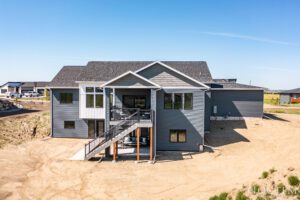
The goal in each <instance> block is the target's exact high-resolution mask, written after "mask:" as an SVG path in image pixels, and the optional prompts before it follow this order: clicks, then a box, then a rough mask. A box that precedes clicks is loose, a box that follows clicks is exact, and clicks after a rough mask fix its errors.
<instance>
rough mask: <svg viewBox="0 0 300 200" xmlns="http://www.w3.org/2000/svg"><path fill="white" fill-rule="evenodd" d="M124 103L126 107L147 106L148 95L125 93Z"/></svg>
mask: <svg viewBox="0 0 300 200" xmlns="http://www.w3.org/2000/svg"><path fill="white" fill-rule="evenodd" d="M123 105H124V107H126V108H141V109H145V108H146V96H135V95H123Z"/></svg>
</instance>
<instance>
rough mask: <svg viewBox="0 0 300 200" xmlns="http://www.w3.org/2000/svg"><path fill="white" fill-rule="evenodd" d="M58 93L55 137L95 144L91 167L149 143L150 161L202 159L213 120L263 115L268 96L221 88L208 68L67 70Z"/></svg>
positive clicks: (146, 64)
mask: <svg viewBox="0 0 300 200" xmlns="http://www.w3.org/2000/svg"><path fill="white" fill-rule="evenodd" d="M50 93H51V113H52V114H51V119H52V124H51V127H52V137H69V138H93V140H92V141H91V142H89V143H88V144H86V145H85V159H89V158H91V157H93V156H95V155H96V154H97V153H99V152H100V151H102V150H107V149H109V147H111V146H113V150H114V151H113V155H114V159H115V158H116V156H115V155H116V152H117V150H116V149H117V148H118V145H117V144H118V142H120V143H122V144H126V143H130V142H131V143H134V141H143V142H144V143H146V144H147V146H148V147H149V148H150V149H149V154H150V160H152V159H153V157H154V156H155V155H156V151H157V150H176V151H178V150H179V151H181V150H182V151H199V150H201V149H203V145H204V136H205V134H209V129H210V121H211V120H224V119H225V120H238V119H244V118H247V117H256V118H261V117H262V115H263V90H262V89H261V88H259V87H254V86H249V85H243V84H238V83H236V79H215V80H214V79H212V76H211V73H210V71H209V69H208V66H207V64H206V62H203V61H162V62H159V61H156V62H151V61H143V62H142V61H133V62H130V61H123V62H89V63H88V64H87V65H86V66H65V67H63V68H62V69H61V70H60V72H59V73H58V74H57V75H56V76H55V77H54V78H53V80H52V82H51V83H50ZM128 136H130V137H128ZM139 138H140V139H139ZM141 138H144V139H143V140H141ZM144 140H145V141H144ZM136 143H137V144H136V146H137V147H136V148H137V149H136V152H137V159H139V155H140V154H139V152H140V151H139V149H140V146H139V145H140V143H139V142H136ZM141 143H142V142H141ZM108 152H109V151H106V153H108Z"/></svg>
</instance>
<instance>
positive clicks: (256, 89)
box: [210, 88, 264, 91]
mask: <svg viewBox="0 0 300 200" xmlns="http://www.w3.org/2000/svg"><path fill="white" fill-rule="evenodd" d="M210 90H240V91H242V90H245V91H247V90H253V91H261V90H264V89H262V88H211V89H210Z"/></svg>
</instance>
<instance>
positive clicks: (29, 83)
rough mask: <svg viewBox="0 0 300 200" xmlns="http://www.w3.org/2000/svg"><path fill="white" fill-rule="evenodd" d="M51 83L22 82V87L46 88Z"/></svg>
mask: <svg viewBox="0 0 300 200" xmlns="http://www.w3.org/2000/svg"><path fill="white" fill-rule="evenodd" d="M49 83H50V82H46V81H35V82H22V87H46V86H48V85H49Z"/></svg>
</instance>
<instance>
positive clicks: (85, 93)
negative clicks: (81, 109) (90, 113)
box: [83, 86, 104, 109]
mask: <svg viewBox="0 0 300 200" xmlns="http://www.w3.org/2000/svg"><path fill="white" fill-rule="evenodd" d="M86 88H94V92H87V91H86ZM96 88H101V87H98V86H85V87H84V91H83V94H84V96H85V98H86V95H87V94H92V95H93V97H94V107H89V108H88V107H86V102H85V108H86V109H95V108H96V95H97V94H101V95H102V98H104V97H103V88H102V89H101V90H102V92H96ZM103 104H104V103H103ZM100 108H104V105H103V106H102V107H100Z"/></svg>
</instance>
